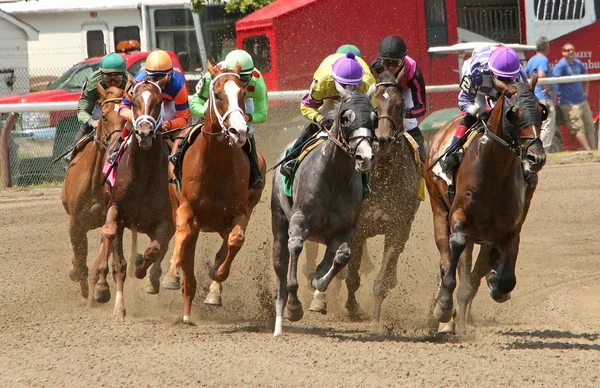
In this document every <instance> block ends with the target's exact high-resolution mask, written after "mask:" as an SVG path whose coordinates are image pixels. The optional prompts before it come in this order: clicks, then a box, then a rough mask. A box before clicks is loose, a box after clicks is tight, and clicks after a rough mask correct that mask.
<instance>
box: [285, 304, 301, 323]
mask: <svg viewBox="0 0 600 388" xmlns="http://www.w3.org/2000/svg"><path fill="white" fill-rule="evenodd" d="M303 316H304V310H303V309H302V303H298V304H297V305H293V304H289V303H288V305H287V319H288V321H290V322H297V321H299V320H301V319H302V317H303Z"/></svg>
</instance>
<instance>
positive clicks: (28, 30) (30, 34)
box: [0, 9, 40, 40]
mask: <svg viewBox="0 0 600 388" xmlns="http://www.w3.org/2000/svg"><path fill="white" fill-rule="evenodd" d="M0 18H2V19H5V20H7V21H8V22H10V23H12V24H14V25H15V26H17V27H19V28H21V29H22V30H23V31H25V34H27V40H38V39H39V38H40V36H39V35H40V34H39V33H40V32H39V31H38V30H36V29H35V28H33V27H32V26H30V25H29V24H27V23H25V22H24V21H22V20H21V19H17V18H16V17H14V16H12V15H10V14H9V13H7V12H4V11H3V10H1V9H0Z"/></svg>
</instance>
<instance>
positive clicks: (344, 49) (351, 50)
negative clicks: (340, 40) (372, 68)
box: [335, 44, 362, 58]
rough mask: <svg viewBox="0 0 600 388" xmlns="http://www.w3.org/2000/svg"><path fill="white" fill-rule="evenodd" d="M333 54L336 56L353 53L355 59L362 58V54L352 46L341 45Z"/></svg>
mask: <svg viewBox="0 0 600 388" xmlns="http://www.w3.org/2000/svg"><path fill="white" fill-rule="evenodd" d="M335 53H336V54H346V53H354V55H356V56H357V57H360V58H362V53H361V52H360V50H359V49H358V47H356V46H355V45H353V44H343V45H341V46H340V47H338V49H337V50H335Z"/></svg>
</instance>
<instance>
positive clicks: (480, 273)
mask: <svg viewBox="0 0 600 388" xmlns="http://www.w3.org/2000/svg"><path fill="white" fill-rule="evenodd" d="M492 249H494V250H495V248H492V246H491V245H482V246H481V248H480V250H479V254H478V255H477V260H476V261H475V266H474V267H473V270H472V271H471V276H470V281H471V295H470V297H471V299H470V300H469V303H468V304H467V311H466V321H467V324H470V325H473V324H474V323H473V316H472V314H471V306H472V305H473V299H474V298H475V295H477V291H479V286H480V285H481V279H483V277H484V276H485V275H487V274H488V273H489V272H490V270H491V267H490V264H489V257H490V253H491V251H492ZM496 252H497V251H496Z"/></svg>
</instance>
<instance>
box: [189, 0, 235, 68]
mask: <svg viewBox="0 0 600 388" xmlns="http://www.w3.org/2000/svg"><path fill="white" fill-rule="evenodd" d="M244 15H245V14H242V13H240V12H230V13H229V12H225V6H224V5H216V4H215V5H207V6H205V7H203V8H202V10H201V11H200V14H199V16H200V26H201V28H202V37H203V38H204V46H205V47H206V56H207V57H208V58H207V59H210V60H213V61H215V62H219V61H222V60H223V59H225V56H226V55H227V54H228V53H229V52H230V51H233V50H235V49H236V38H235V22H236V21H237V20H239V19H240V18H241V17H242V16H244Z"/></svg>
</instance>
